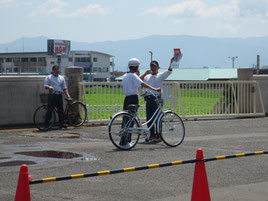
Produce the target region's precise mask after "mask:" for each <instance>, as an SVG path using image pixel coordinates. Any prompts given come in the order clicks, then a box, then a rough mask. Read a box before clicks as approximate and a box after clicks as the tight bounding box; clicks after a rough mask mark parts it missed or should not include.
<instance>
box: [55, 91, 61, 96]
mask: <svg viewBox="0 0 268 201" xmlns="http://www.w3.org/2000/svg"><path fill="white" fill-rule="evenodd" d="M61 94H62V92H61V91H55V92H54V93H53V95H61Z"/></svg>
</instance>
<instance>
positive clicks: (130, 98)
mask: <svg viewBox="0 0 268 201" xmlns="http://www.w3.org/2000/svg"><path fill="white" fill-rule="evenodd" d="M131 104H135V105H138V104H139V99H138V95H131V96H126V97H125V100H124V106H123V110H128V106H129V105H131ZM127 121H129V119H126V118H123V121H122V125H121V127H122V128H124V127H125V125H126V123H127ZM133 124H134V122H133V123H132V124H131V125H130V127H133ZM128 142H131V133H127V135H125V136H122V137H121V139H120V143H119V144H120V145H126V144H127V143H128Z"/></svg>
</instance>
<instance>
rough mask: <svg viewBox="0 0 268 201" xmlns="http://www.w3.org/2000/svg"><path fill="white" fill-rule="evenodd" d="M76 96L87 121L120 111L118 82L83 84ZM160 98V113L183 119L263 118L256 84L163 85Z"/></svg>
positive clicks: (141, 111)
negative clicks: (168, 112)
mask: <svg viewBox="0 0 268 201" xmlns="http://www.w3.org/2000/svg"><path fill="white" fill-rule="evenodd" d="M142 90H145V89H141V91H142ZM141 93H142V92H141ZM80 95H81V97H82V99H83V101H84V103H85V104H86V106H87V111H88V120H89V121H108V120H109V119H110V117H111V116H113V115H114V114H115V113H116V112H118V111H120V110H122V108H123V101H124V94H123V90H122V84H121V82H93V83H92V82H87V83H84V82H83V83H80ZM162 96H163V99H164V103H165V104H164V108H163V109H164V110H165V109H171V110H173V111H175V112H177V113H178V114H179V115H181V116H182V117H183V118H184V119H190V118H193V119H198V118H235V117H243V116H244V117H246V116H248V117H250V116H252V117H253V116H264V115H265V112H264V106H263V102H262V96H261V91H260V87H259V85H258V82H256V81H183V82H181V81H180V82H169V81H165V82H164V87H163V93H162ZM139 105H140V108H139V110H138V112H139V116H140V117H141V118H145V117H146V114H145V101H144V100H143V98H140V99H139Z"/></svg>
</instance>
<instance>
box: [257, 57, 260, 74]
mask: <svg viewBox="0 0 268 201" xmlns="http://www.w3.org/2000/svg"><path fill="white" fill-rule="evenodd" d="M257 74H260V55H257Z"/></svg>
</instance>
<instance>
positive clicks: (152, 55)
mask: <svg viewBox="0 0 268 201" xmlns="http://www.w3.org/2000/svg"><path fill="white" fill-rule="evenodd" d="M149 53H150V54H151V62H152V60H153V52H152V51H149Z"/></svg>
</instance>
